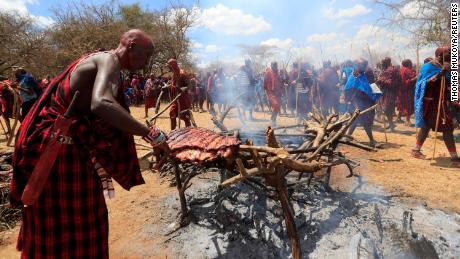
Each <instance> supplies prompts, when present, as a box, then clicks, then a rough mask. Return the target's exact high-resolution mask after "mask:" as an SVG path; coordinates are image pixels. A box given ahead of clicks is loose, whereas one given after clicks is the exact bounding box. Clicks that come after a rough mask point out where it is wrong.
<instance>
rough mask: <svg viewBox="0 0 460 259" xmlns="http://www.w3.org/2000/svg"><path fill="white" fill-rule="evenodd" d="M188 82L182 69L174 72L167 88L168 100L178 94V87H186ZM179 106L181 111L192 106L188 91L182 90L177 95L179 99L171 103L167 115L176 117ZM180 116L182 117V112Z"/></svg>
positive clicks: (183, 115) (183, 116)
mask: <svg viewBox="0 0 460 259" xmlns="http://www.w3.org/2000/svg"><path fill="white" fill-rule="evenodd" d="M189 83H190V80H189V78H188V76H187V74H186V73H185V71H184V70H182V69H181V70H180V71H179V73H176V74H174V76H173V78H172V84H171V87H170V88H169V98H170V100H171V101H172V100H173V99H174V98H175V97H176V96H177V95H178V94H179V91H178V89H180V88H182V87H187V86H188V84H189ZM179 105H180V107H179ZM179 108H180V110H181V111H183V110H188V109H191V108H192V101H191V97H190V93H189V92H188V91H184V92H182V94H181V96H180V97H179V101H178V102H177V101H176V102H174V103H173V104H172V105H171V108H170V110H169V117H170V118H171V119H174V118H177V116H178V114H177V112H178V110H179ZM180 118H181V119H184V118H185V114H184V113H182V115H181V116H180Z"/></svg>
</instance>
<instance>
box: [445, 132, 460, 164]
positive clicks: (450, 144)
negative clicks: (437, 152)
mask: <svg viewBox="0 0 460 259" xmlns="http://www.w3.org/2000/svg"><path fill="white" fill-rule="evenodd" d="M442 138H443V139H444V143H445V144H446V147H447V150H448V151H449V154H450V158H451V160H452V164H451V166H452V167H460V159H459V158H458V154H457V148H456V147H455V140H454V131H453V130H448V131H444V132H443V133H442Z"/></svg>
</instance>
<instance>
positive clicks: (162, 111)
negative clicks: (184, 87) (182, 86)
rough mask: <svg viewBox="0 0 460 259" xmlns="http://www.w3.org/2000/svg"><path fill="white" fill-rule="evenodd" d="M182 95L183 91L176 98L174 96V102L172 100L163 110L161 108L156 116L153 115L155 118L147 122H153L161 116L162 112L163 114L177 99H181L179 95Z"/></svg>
mask: <svg viewBox="0 0 460 259" xmlns="http://www.w3.org/2000/svg"><path fill="white" fill-rule="evenodd" d="M181 95H182V93H179V94H178V95H177V96H176V98H174V100H172V102H170V103H169V104H168V105H166V107H164V108H163V110H161V112H159V113H158V114H156V115H155V116H153V118H151V119H149V120H147V124H149V125H150V124H151V123H152V121H155V120H156V119H157V118H158V117H160V115H161V114H163V113H164V112H165V111H166V110H167V109H168V108H169V107H171V105H172V104H173V103H174V102H175V101H177V99H179V97H180V96H181Z"/></svg>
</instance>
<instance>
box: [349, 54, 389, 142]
mask: <svg viewBox="0 0 460 259" xmlns="http://www.w3.org/2000/svg"><path fill="white" fill-rule="evenodd" d="M367 66H368V62H367V60H365V59H362V58H360V59H358V60H357V61H356V69H355V70H354V71H353V73H352V74H351V75H350V77H349V78H348V80H347V83H346V84H345V87H344V92H345V101H346V102H350V103H351V104H352V105H353V107H354V108H355V109H359V110H360V111H363V110H366V109H367V108H369V107H372V106H373V105H375V103H376V102H377V101H378V99H379V98H380V97H381V96H382V94H376V93H373V92H372V88H371V85H370V84H371V83H374V80H375V79H374V74H373V72H372V69H368V67H367ZM374 117H375V111H374V110H372V111H370V112H368V113H366V114H364V115H362V116H359V117H358V119H357V120H356V121H355V122H354V123H353V124H351V126H350V128H349V129H348V132H347V134H348V135H350V136H351V135H352V134H353V132H354V130H355V129H356V127H357V126H358V124H361V125H362V126H363V128H364V131H366V134H367V136H368V137H369V142H370V146H371V147H375V146H377V142H376V141H375V139H374V136H373V134H372V126H373V124H374Z"/></svg>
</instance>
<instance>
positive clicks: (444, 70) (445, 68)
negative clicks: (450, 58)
mask: <svg viewBox="0 0 460 259" xmlns="http://www.w3.org/2000/svg"><path fill="white" fill-rule="evenodd" d="M447 71H450V63H449V62H444V65H443V66H442V71H441V72H442V73H445V72H447Z"/></svg>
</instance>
